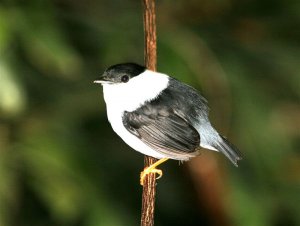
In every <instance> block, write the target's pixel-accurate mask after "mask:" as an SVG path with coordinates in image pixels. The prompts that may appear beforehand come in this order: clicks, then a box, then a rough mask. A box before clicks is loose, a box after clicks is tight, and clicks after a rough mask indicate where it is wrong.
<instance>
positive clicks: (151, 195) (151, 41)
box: [141, 0, 157, 226]
mask: <svg viewBox="0 0 300 226" xmlns="http://www.w3.org/2000/svg"><path fill="white" fill-rule="evenodd" d="M142 2H143V11H144V12H143V13H144V39H145V40H144V42H145V50H144V55H145V65H146V67H147V68H148V69H150V70H152V71H156V24H155V0H142ZM156 161H157V159H155V158H152V157H149V156H145V158H144V167H147V166H149V165H152V164H153V163H155V162H156ZM155 193H156V175H155V174H154V173H151V174H148V175H147V176H146V177H145V179H144V185H143V195H142V215H141V226H153V225H154V209H155Z"/></svg>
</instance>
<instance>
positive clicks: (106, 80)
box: [94, 76, 112, 84]
mask: <svg viewBox="0 0 300 226" xmlns="http://www.w3.org/2000/svg"><path fill="white" fill-rule="evenodd" d="M94 83H100V84H110V83H112V82H111V81H109V80H108V79H107V77H106V76H101V77H100V78H99V79H98V80H95V81H94Z"/></svg>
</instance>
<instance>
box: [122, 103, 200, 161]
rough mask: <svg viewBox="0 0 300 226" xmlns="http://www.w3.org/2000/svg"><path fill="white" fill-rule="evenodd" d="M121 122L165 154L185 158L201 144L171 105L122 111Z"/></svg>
mask: <svg viewBox="0 0 300 226" xmlns="http://www.w3.org/2000/svg"><path fill="white" fill-rule="evenodd" d="M123 123H124V126H125V127H126V128H127V130H128V131H129V132H130V133H132V134H134V135H135V136H137V137H139V138H140V139H141V140H142V141H143V142H144V143H146V144H147V145H149V146H150V147H151V148H153V149H154V150H156V151H158V152H160V153H162V154H164V155H166V157H169V158H174V159H186V158H189V157H192V156H195V155H196V153H197V148H198V147H199V144H200V135H199V133H198V132H197V130H196V129H195V128H194V127H193V126H192V125H191V124H190V123H189V122H188V121H187V120H185V119H184V118H182V117H181V116H179V115H178V114H176V113H175V112H174V111H173V109H172V108H170V107H166V106H162V105H160V104H158V102H155V101H153V102H150V103H148V104H147V105H144V106H143V107H140V108H139V109H137V110H135V111H133V112H125V113H124V115H123Z"/></svg>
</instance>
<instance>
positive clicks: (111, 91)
mask: <svg viewBox="0 0 300 226" xmlns="http://www.w3.org/2000/svg"><path fill="white" fill-rule="evenodd" d="M168 82H169V77H168V76H167V75H165V74H162V73H158V72H153V71H149V70H146V71H145V72H143V73H142V74H140V75H138V76H136V77H133V78H131V79H130V80H129V81H128V82H127V83H118V84H103V94H104V100H105V102H106V105H107V110H108V111H110V112H111V111H117V112H119V113H121V112H124V111H134V110H136V109H137V108H139V107H140V106H141V105H142V104H143V103H145V102H146V101H149V100H152V99H154V98H155V97H157V95H158V94H159V93H160V92H161V91H162V90H164V89H165V88H166V87H167V86H168Z"/></svg>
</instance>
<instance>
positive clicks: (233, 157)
mask: <svg viewBox="0 0 300 226" xmlns="http://www.w3.org/2000/svg"><path fill="white" fill-rule="evenodd" d="M220 137H221V139H222V140H221V141H220V142H218V143H216V144H215V145H214V147H215V148H216V149H217V150H218V151H220V152H222V153H223V154H224V155H225V156H226V157H227V158H228V159H229V160H230V161H231V162H232V163H233V164H234V165H235V166H236V167H237V166H238V161H239V160H241V159H242V155H241V153H240V151H239V150H238V149H237V147H235V146H234V145H233V144H231V143H230V142H229V141H228V140H227V139H226V138H225V137H223V136H221V135H220Z"/></svg>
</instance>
